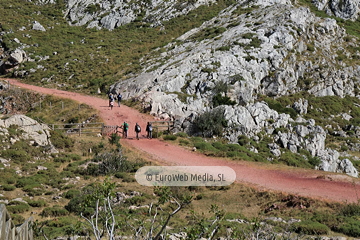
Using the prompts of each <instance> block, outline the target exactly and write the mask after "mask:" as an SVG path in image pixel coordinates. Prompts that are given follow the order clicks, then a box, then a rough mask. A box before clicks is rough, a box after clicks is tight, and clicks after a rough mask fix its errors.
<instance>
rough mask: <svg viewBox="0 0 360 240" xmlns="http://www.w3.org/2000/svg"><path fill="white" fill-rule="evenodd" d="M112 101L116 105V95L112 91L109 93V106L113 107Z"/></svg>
mask: <svg viewBox="0 0 360 240" xmlns="http://www.w3.org/2000/svg"><path fill="white" fill-rule="evenodd" d="M111 103H113V105H114V95H113V94H112V93H109V107H110V108H111Z"/></svg>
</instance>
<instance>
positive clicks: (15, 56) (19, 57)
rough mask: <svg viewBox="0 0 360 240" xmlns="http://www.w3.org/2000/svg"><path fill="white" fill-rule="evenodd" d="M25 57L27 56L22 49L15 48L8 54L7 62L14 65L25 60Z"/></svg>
mask: <svg viewBox="0 0 360 240" xmlns="http://www.w3.org/2000/svg"><path fill="white" fill-rule="evenodd" d="M26 59H27V56H26V52H25V51H24V50H21V49H15V51H14V52H12V53H11V54H10V58H9V62H11V64H12V65H14V66H16V65H19V64H20V63H23V62H25V61H26Z"/></svg>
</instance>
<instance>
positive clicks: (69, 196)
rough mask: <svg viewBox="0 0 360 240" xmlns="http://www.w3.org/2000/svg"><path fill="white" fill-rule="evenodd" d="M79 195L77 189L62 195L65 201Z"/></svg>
mask: <svg viewBox="0 0 360 240" xmlns="http://www.w3.org/2000/svg"><path fill="white" fill-rule="evenodd" d="M79 195H80V191H79V190H77V189H70V190H69V191H67V192H65V193H64V194H63V197H64V198H66V199H72V198H74V197H76V196H79Z"/></svg>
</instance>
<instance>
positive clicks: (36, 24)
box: [32, 21, 46, 32]
mask: <svg viewBox="0 0 360 240" xmlns="http://www.w3.org/2000/svg"><path fill="white" fill-rule="evenodd" d="M32 29H33V30H37V31H42V32H46V29H45V28H44V27H43V26H42V25H41V24H40V23H39V22H38V21H34V22H33V27H32Z"/></svg>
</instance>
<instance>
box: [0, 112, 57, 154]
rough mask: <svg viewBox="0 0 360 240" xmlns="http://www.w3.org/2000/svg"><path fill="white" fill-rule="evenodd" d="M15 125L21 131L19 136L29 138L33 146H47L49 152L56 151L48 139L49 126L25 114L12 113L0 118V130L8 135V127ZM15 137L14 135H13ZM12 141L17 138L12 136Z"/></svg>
mask: <svg viewBox="0 0 360 240" xmlns="http://www.w3.org/2000/svg"><path fill="white" fill-rule="evenodd" d="M13 125H15V126H17V127H18V129H19V130H21V131H22V134H21V136H20V138H23V139H26V140H31V142H32V143H33V145H35V146H48V147H49V149H50V152H55V153H56V152H58V151H57V150H56V149H55V147H54V146H53V145H52V144H51V141H50V128H49V127H48V126H47V125H45V124H40V123H38V122H37V121H35V120H34V119H31V118H29V117H27V116H25V115H13V116H11V117H9V118H7V119H5V120H1V119H0V130H1V131H0V132H2V133H3V134H4V135H9V132H8V130H7V129H8V128H9V127H10V126H13ZM14 137H15V136H14ZM12 139H13V140H14V141H17V140H19V139H16V138H12Z"/></svg>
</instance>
